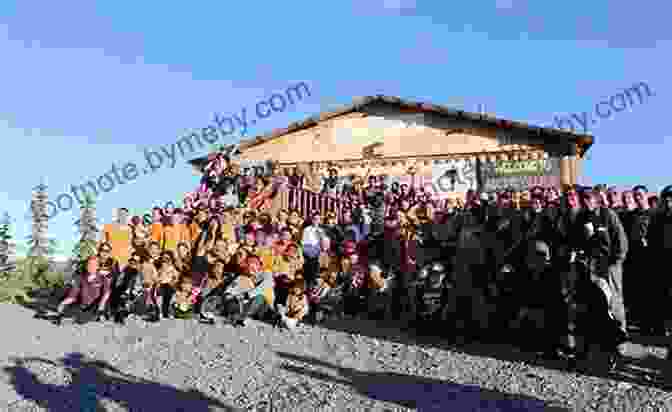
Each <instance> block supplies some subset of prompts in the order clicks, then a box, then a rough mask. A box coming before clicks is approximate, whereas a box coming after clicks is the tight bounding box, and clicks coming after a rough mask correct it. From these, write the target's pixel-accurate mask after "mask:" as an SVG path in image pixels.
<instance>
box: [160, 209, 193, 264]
mask: <svg viewBox="0 0 672 412" xmlns="http://www.w3.org/2000/svg"><path fill="white" fill-rule="evenodd" d="M182 217H183V215H182V209H175V210H174V212H173V213H172V214H170V215H168V216H167V217H166V222H165V223H164V225H163V230H162V231H161V246H162V249H163V250H164V251H170V252H173V253H175V252H177V245H178V244H179V243H180V242H187V241H189V234H188V232H187V229H186V227H185V225H184V224H183V223H182Z"/></svg>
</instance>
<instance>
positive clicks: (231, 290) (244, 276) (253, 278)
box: [225, 255, 275, 326]
mask: <svg viewBox="0 0 672 412" xmlns="http://www.w3.org/2000/svg"><path fill="white" fill-rule="evenodd" d="M225 296H226V299H227V300H239V301H240V302H242V303H243V310H242V312H241V313H237V314H235V315H234V316H233V321H234V324H236V325H240V326H244V325H245V320H246V319H247V318H250V317H257V318H260V317H262V316H264V315H265V314H266V313H267V312H268V310H269V309H272V308H273V304H274V298H275V297H274V294H273V275H272V273H270V272H263V271H262V262H261V259H260V258H259V257H258V256H255V255H251V256H248V257H247V259H246V260H245V265H244V268H243V272H242V273H241V274H240V275H239V276H238V277H237V278H236V279H235V280H234V281H233V282H232V284H231V285H230V286H229V287H228V288H227V289H226V292H225Z"/></svg>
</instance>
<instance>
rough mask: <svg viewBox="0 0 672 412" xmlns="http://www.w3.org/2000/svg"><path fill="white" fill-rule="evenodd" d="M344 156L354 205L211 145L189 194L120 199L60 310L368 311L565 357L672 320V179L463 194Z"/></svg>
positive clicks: (301, 318)
mask: <svg viewBox="0 0 672 412" xmlns="http://www.w3.org/2000/svg"><path fill="white" fill-rule="evenodd" d="M335 174H336V172H331V173H330V177H331V178H332V179H331V180H329V177H328V178H327V179H325V182H324V184H323V187H322V189H323V190H322V192H324V195H326V196H338V198H339V199H340V201H341V202H344V204H345V205H346V207H344V208H342V209H341V210H327V211H326V212H324V211H320V210H309V211H305V210H297V209H292V208H290V209H283V208H282V207H279V205H278V203H277V202H276V199H277V198H278V193H280V192H282V191H283V190H287V187H288V186H289V187H291V186H300V185H301V184H302V182H301V179H300V178H299V176H298V175H297V174H296V173H295V174H290V176H288V177H287V178H284V179H282V178H278V176H266V177H259V176H258V177H249V176H241V175H240V174H239V173H238V171H237V170H236V167H235V163H234V162H232V161H231V160H230V159H228V158H227V157H226V156H223V155H218V156H215V157H213V158H212V159H210V161H209V162H208V164H207V166H206V167H205V168H204V177H203V180H202V182H201V184H200V186H199V187H198V189H197V190H196V191H195V192H193V193H188V194H187V195H186V196H185V199H184V207H183V208H159V207H156V208H154V210H153V215H152V216H149V215H146V216H142V217H141V216H133V217H130V216H128V213H127V210H126V209H121V210H120V213H119V222H118V223H117V224H115V225H107V226H106V228H105V230H104V232H103V236H102V239H101V241H100V244H99V247H98V253H97V254H96V255H93V256H89V257H88V258H87V259H86V262H85V264H84V265H83V266H82V271H81V273H79V274H77V276H75V278H74V279H75V281H74V283H73V284H72V285H71V287H70V288H69V290H68V293H67V296H66V298H65V299H64V300H63V301H62V302H61V304H60V305H59V306H58V309H57V310H56V311H55V313H51V314H49V318H50V319H51V320H53V321H54V322H55V323H57V324H60V322H61V319H62V318H63V315H64V313H65V310H66V308H67V307H69V306H71V305H73V304H79V305H80V306H81V307H82V309H84V311H85V312H86V313H90V314H91V315H92V317H93V318H95V319H98V320H104V319H110V320H114V321H116V322H120V323H123V322H124V320H125V319H126V317H127V316H129V315H131V314H137V315H140V316H145V317H146V320H147V321H152V322H157V321H160V320H161V319H163V318H171V317H177V318H195V319H197V320H198V321H201V322H204V323H210V324H212V323H214V322H217V321H219V320H222V321H226V322H230V323H232V324H234V325H244V324H245V321H246V320H247V319H249V318H258V319H261V320H265V321H269V322H272V323H273V324H274V325H276V326H279V327H285V328H289V329H293V328H295V327H296V326H297V324H299V323H301V322H311V323H319V322H322V321H324V320H325V319H328V318H332V317H338V318H347V317H357V316H366V317H368V318H373V319H400V320H403V321H404V324H405V325H408V326H409V327H411V328H413V329H415V330H417V331H418V332H423V331H430V333H431V331H441V332H442V333H445V334H446V338H451V337H452V338H454V337H456V336H460V337H463V338H473V339H485V340H487V339H508V340H516V342H510V343H516V344H518V345H521V346H525V347H529V348H530V349H531V350H534V351H536V352H539V353H543V354H544V355H546V356H552V357H556V358H557V357H563V358H568V359H569V358H571V359H575V358H577V357H581V356H589V353H590V348H591V347H594V346H597V347H598V348H600V350H602V351H603V352H607V353H609V354H613V356H612V357H610V362H613V361H614V360H615V359H616V357H617V354H618V350H617V349H618V345H620V344H622V343H624V342H626V341H627V340H628V337H629V327H628V322H630V323H636V324H637V325H638V326H639V327H640V328H641V329H642V330H644V331H645V332H647V333H653V334H666V333H667V331H666V329H665V326H666V321H667V316H666V315H667V312H666V311H665V309H664V308H665V307H666V305H665V303H666V302H667V300H668V299H669V297H670V294H669V292H670V286H672V285H671V284H670V281H669V280H668V278H667V277H666V276H665V275H664V267H666V262H665V258H666V252H667V251H670V250H672V186H668V187H666V188H665V189H664V190H663V191H662V192H661V193H660V194H659V196H654V197H652V196H649V195H648V193H649V191H648V190H647V188H646V187H644V186H637V187H635V188H633V190H631V191H625V192H622V193H618V192H616V191H613V190H609V189H608V188H606V187H602V186H596V187H593V188H582V187H565V188H562V189H560V188H542V187H535V188H530V189H529V190H526V191H523V192H521V191H513V190H502V191H499V192H497V193H478V192H476V191H470V192H468V193H467V194H466V197H465V201H464V202H460V201H459V200H458V199H446V200H442V201H437V200H435V199H433V198H432V196H431V195H429V194H428V193H425V192H424V191H423V190H422V189H421V188H420V189H418V188H414V187H412V186H411V187H409V186H406V185H395V184H393V185H391V186H390V187H387V186H386V185H385V184H384V179H383V178H379V177H376V176H367V177H366V178H365V179H363V180H362V181H359V182H357V185H354V186H352V187H348V188H346V189H343V188H339V189H335V186H334V185H333V182H334V179H333V177H334V176H335ZM290 204H291V199H290ZM124 234H126V235H124ZM437 326H438V327H437ZM511 330H517V331H520V333H515V334H512V333H507V332H509V331H511ZM530 333H532V334H533V335H530ZM530 336H534V339H530Z"/></svg>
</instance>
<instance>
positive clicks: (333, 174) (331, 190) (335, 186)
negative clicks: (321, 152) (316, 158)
mask: <svg viewBox="0 0 672 412" xmlns="http://www.w3.org/2000/svg"><path fill="white" fill-rule="evenodd" d="M340 186H341V185H340V184H339V178H338V170H337V169H336V168H333V167H332V168H330V169H329V176H328V177H327V178H325V179H324V182H323V184H322V190H321V192H322V193H326V194H328V195H330V196H334V197H335V196H338V194H339V193H341V187H340Z"/></svg>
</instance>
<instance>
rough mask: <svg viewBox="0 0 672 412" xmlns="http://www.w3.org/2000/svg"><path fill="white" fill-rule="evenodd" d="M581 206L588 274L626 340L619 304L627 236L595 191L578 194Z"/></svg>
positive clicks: (581, 223) (619, 339) (623, 310)
mask: <svg viewBox="0 0 672 412" xmlns="http://www.w3.org/2000/svg"><path fill="white" fill-rule="evenodd" d="M581 197H582V200H583V204H584V209H583V211H582V214H581V216H580V218H579V224H580V225H581V227H582V228H583V231H584V242H583V248H582V249H583V251H584V252H585V254H586V256H587V257H588V261H589V270H590V277H591V279H592V280H593V282H594V283H595V284H596V285H598V286H599V287H600V289H602V291H603V292H604V294H605V296H606V298H607V302H608V305H609V311H610V314H611V316H612V317H613V318H614V319H615V320H616V321H617V322H618V325H619V328H620V333H621V336H620V337H619V338H618V339H617V340H618V341H619V342H618V343H623V342H624V341H625V340H627V336H628V333H627V322H626V316H625V307H624V306H623V262H624V261H625V258H626V256H627V254H628V240H627V237H626V235H625V230H624V229H623V225H622V224H621V221H620V219H619V218H618V215H616V212H614V211H613V210H611V209H609V208H606V207H600V206H598V205H599V198H598V195H597V194H596V193H591V192H584V193H583V194H582V196H581Z"/></svg>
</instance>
